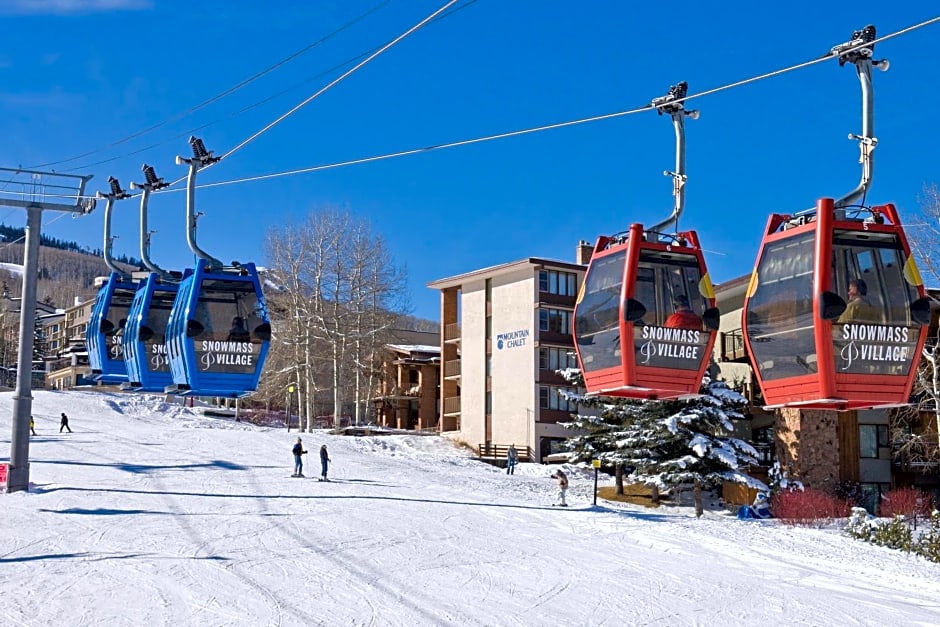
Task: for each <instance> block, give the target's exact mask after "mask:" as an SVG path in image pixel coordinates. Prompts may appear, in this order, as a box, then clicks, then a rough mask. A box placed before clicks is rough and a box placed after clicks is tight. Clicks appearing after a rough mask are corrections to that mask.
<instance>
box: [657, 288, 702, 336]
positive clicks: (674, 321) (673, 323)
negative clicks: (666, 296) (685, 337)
mask: <svg viewBox="0 0 940 627" xmlns="http://www.w3.org/2000/svg"><path fill="white" fill-rule="evenodd" d="M673 305H674V306H675V308H676V312H675V313H674V314H672V315H671V316H669V317H668V318H666V326H667V327H670V328H673V329H701V328H702V317H701V316H700V315H698V314H697V313H695V312H694V311H692V308H691V307H690V306H689V298H688V297H687V296H686V295H684V294H679V295H678V296H676V300H675V301H674V302H673Z"/></svg>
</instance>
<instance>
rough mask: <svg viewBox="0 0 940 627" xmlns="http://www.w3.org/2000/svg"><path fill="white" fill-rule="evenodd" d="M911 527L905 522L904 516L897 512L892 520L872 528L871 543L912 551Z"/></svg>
mask: <svg viewBox="0 0 940 627" xmlns="http://www.w3.org/2000/svg"><path fill="white" fill-rule="evenodd" d="M912 540H913V537H912V534H911V528H910V527H908V526H907V523H906V522H904V516H901V515H900V514H895V515H894V517H893V518H892V519H891V521H890V522H882V523H881V524H880V525H875V526H874V528H873V529H872V530H871V543H872V544H878V545H880V546H886V547H888V548H889V549H900V550H901V551H907V552H910V550H911V544H912Z"/></svg>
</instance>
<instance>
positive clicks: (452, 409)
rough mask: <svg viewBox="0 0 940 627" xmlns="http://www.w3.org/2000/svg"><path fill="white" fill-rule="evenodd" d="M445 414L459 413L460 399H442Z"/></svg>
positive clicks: (456, 397) (453, 397) (452, 397)
mask: <svg viewBox="0 0 940 627" xmlns="http://www.w3.org/2000/svg"><path fill="white" fill-rule="evenodd" d="M443 413H444V414H445V415H447V414H459V413H460V397H459V396H451V397H450V398H445V399H444V412H443Z"/></svg>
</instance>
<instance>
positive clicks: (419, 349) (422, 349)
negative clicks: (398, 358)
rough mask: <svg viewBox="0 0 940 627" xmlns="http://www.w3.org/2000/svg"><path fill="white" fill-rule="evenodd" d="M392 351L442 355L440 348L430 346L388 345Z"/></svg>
mask: <svg viewBox="0 0 940 627" xmlns="http://www.w3.org/2000/svg"><path fill="white" fill-rule="evenodd" d="M386 346H388V347H389V348H390V349H392V350H395V351H401V352H403V353H434V354H440V352H441V347H440V346H430V345H428V344H386Z"/></svg>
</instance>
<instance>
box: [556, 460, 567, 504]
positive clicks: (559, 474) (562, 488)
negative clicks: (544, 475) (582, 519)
mask: <svg viewBox="0 0 940 627" xmlns="http://www.w3.org/2000/svg"><path fill="white" fill-rule="evenodd" d="M552 479H555V480H556V481H558V505H559V506H561V507H568V504H567V503H565V492H567V491H568V475H566V474H565V471H563V470H562V469H561V468H559V469H558V470H556V471H555V472H553V473H552Z"/></svg>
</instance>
